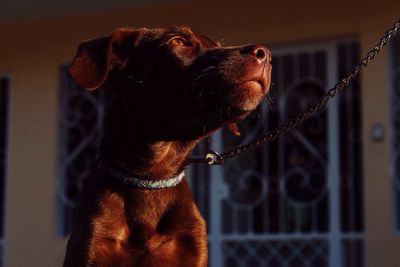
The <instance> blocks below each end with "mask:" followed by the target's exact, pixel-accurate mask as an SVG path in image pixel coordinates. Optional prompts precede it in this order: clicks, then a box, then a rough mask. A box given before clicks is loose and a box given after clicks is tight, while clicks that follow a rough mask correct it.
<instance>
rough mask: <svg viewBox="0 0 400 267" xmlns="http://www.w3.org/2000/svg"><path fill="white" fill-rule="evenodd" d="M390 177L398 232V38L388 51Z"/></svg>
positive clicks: (399, 212) (399, 224)
mask: <svg viewBox="0 0 400 267" xmlns="http://www.w3.org/2000/svg"><path fill="white" fill-rule="evenodd" d="M389 69H390V77H389V80H390V92H389V96H390V107H391V108H390V115H391V118H390V120H391V131H390V132H391V176H392V182H393V199H394V201H393V202H394V203H393V208H394V216H393V217H394V224H395V228H396V229H397V231H400V38H399V37H397V38H395V39H394V40H393V42H392V44H391V46H390V51H389Z"/></svg>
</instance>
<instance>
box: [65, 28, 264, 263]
mask: <svg viewBox="0 0 400 267" xmlns="http://www.w3.org/2000/svg"><path fill="white" fill-rule="evenodd" d="M270 71H271V66H270V55H269V51H268V50H267V49H266V48H265V47H262V46H255V45H247V46H237V47H221V46H220V45H219V44H218V43H216V42H214V41H212V40H210V39H208V38H207V37H205V36H202V35H199V34H196V33H194V32H192V31H191V30H190V29H189V28H174V29H146V28H142V29H137V30H135V29H129V28H122V29H118V30H116V31H115V32H114V33H113V35H111V36H108V37H102V38H98V39H94V40H89V41H86V42H83V43H82V44H81V45H80V46H79V48H78V52H77V55H76V56H75V58H74V60H73V61H72V63H71V67H70V74H71V76H72V78H73V79H74V80H75V81H76V83H77V85H78V86H80V87H82V88H86V89H90V90H96V89H98V88H99V87H103V88H102V89H101V90H104V94H105V96H106V99H107V102H106V106H105V111H104V112H105V121H104V137H103V140H102V142H101V145H100V148H99V151H98V153H99V156H100V158H101V159H102V160H103V161H104V162H106V163H112V164H116V165H118V166H119V167H120V168H121V169H124V170H125V171H127V172H129V173H130V174H131V175H132V176H134V177H139V178H142V179H150V180H151V179H157V180H160V179H167V178H169V177H172V176H174V175H177V174H178V173H180V172H181V171H182V170H183V169H184V167H185V164H186V161H187V158H188V155H189V153H190V152H191V150H192V149H193V148H194V147H195V145H196V144H197V143H198V142H200V141H201V140H202V139H203V138H204V137H206V136H208V135H210V134H211V133H212V132H213V131H215V130H216V129H218V128H220V127H222V126H223V125H230V127H229V128H230V129H233V131H234V132H235V134H237V131H238V130H237V127H236V126H235V123H236V122H238V121H240V120H241V119H243V118H244V117H245V116H247V115H248V114H249V112H250V111H252V110H253V109H254V108H255V107H256V106H257V105H258V103H259V102H260V101H261V100H262V98H263V97H264V96H265V95H266V93H267V92H268V88H269V79H270ZM206 265H207V240H206V226H205V221H204V219H203V218H202V217H201V215H200V213H199V211H198V209H197V207H196V205H195V203H194V201H193V197H192V194H191V191H190V189H189V186H188V184H187V183H186V182H185V181H182V182H181V183H179V184H178V185H177V186H175V187H171V188H165V189H141V188H132V187H130V186H127V185H126V184H123V183H120V182H118V181H117V180H116V179H114V178H113V177H112V175H110V174H109V173H108V172H107V171H99V170H98V171H96V172H95V173H94V174H93V175H92V177H91V178H90V179H89V180H88V181H87V182H86V185H85V188H84V190H83V192H82V199H81V201H80V205H79V208H78V210H77V212H76V220H75V224H74V229H73V233H72V235H71V238H70V240H69V243H68V248H67V253H66V258H65V261H64V267H79V266H98V267H102V266H104V267H106V266H113V267H117V266H150V267H151V266H163V267H169V266H180V267H185V266H188V267H196V266H198V267H204V266H206Z"/></svg>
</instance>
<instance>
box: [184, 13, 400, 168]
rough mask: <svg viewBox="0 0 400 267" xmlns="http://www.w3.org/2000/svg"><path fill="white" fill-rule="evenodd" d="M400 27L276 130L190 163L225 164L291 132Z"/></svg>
mask: <svg viewBox="0 0 400 267" xmlns="http://www.w3.org/2000/svg"><path fill="white" fill-rule="evenodd" d="M399 27H400V19H398V20H397V22H396V23H394V24H393V26H392V28H390V30H388V31H387V33H386V34H385V35H384V36H383V37H382V38H381V39H380V41H379V43H378V44H376V45H375V46H374V47H373V48H372V49H371V50H370V51H369V52H368V53H367V55H366V56H365V57H364V58H363V59H361V61H360V63H358V65H357V66H355V68H354V69H353V71H352V72H350V73H349V74H348V75H347V76H346V77H345V78H343V79H342V80H340V81H338V82H337V83H336V84H335V86H334V87H332V88H331V89H329V90H328V91H327V92H326V93H325V95H323V96H322V97H321V98H320V99H319V100H318V101H317V102H316V103H314V105H312V106H311V107H309V108H308V109H306V110H305V111H303V112H301V113H299V114H298V115H296V116H294V117H293V118H291V119H289V120H288V121H287V122H286V123H284V124H282V125H281V126H280V127H278V128H276V129H275V130H272V131H270V132H269V133H267V134H265V135H263V136H261V137H259V138H258V139H256V140H255V141H253V142H251V143H248V144H245V145H242V146H239V147H237V148H235V149H233V150H230V151H228V152H225V153H222V154H219V153H218V152H215V151H209V152H208V153H207V154H206V155H205V156H204V158H198V159H190V160H189V162H188V163H206V164H209V165H222V164H224V162H225V160H227V159H231V158H233V157H236V156H238V155H239V154H241V153H243V152H246V151H250V150H254V149H256V148H258V147H260V146H262V145H263V144H265V143H267V142H270V141H273V140H275V139H277V138H278V137H279V136H281V135H283V134H285V133H287V132H289V131H290V130H292V129H293V128H295V127H296V126H297V125H299V124H301V123H302V122H303V121H305V120H306V119H308V118H309V117H310V116H311V115H312V114H314V113H315V112H316V111H318V110H320V109H322V108H323V107H324V106H325V104H326V102H328V100H330V99H331V98H333V97H334V96H336V95H337V94H338V93H340V92H341V91H343V90H344V88H345V87H347V86H348V85H349V83H350V82H351V81H353V80H354V79H355V78H356V77H357V75H358V74H359V72H360V71H361V70H362V69H363V68H366V67H367V66H368V64H369V62H370V61H371V60H373V59H374V58H375V56H376V55H377V54H379V52H380V51H381V50H382V48H383V47H385V46H386V45H387V44H388V42H389V41H390V40H391V39H392V38H393V37H394V36H395V35H396V33H397V31H398V29H399Z"/></svg>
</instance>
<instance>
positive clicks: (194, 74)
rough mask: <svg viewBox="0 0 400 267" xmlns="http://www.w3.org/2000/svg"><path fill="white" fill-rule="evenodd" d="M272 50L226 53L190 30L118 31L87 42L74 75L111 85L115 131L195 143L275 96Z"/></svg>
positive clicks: (94, 84)
mask: <svg viewBox="0 0 400 267" xmlns="http://www.w3.org/2000/svg"><path fill="white" fill-rule="evenodd" d="M270 72H271V65H270V52H269V51H268V49H266V48H265V47H263V46H259V45H245V46H231V47H223V46H221V45H220V44H218V43H217V42H214V41H212V40H210V39H209V38H207V37H205V36H203V35H199V34H196V33H194V32H192V31H191V30H190V29H188V28H174V29H145V28H142V29H136V30H135V29H127V28H122V29H118V30H116V31H115V32H114V33H113V34H112V35H111V36H108V37H103V38H98V39H93V40H89V41H86V42H83V43H82V44H81V45H80V46H79V48H78V52H77V55H76V56H75V58H74V59H73V61H72V63H71V66H70V69H69V73H70V75H71V76H72V77H73V79H74V80H75V81H76V83H77V85H78V86H79V87H82V88H86V89H89V90H95V89H97V88H99V87H104V90H106V91H107V95H109V96H110V101H112V104H111V105H110V109H109V110H106V113H108V114H106V115H107V116H108V117H109V120H110V122H109V124H111V125H112V126H111V127H114V128H115V127H119V128H120V129H121V130H122V131H124V132H126V133H127V134H129V133H130V132H132V133H133V132H135V134H137V133H138V132H140V133H141V136H143V137H145V138H147V139H148V140H152V141H160V140H164V141H165V140H193V139H199V138H201V137H204V136H206V135H208V134H209V133H211V132H212V131H214V130H215V129H218V128H219V127H221V126H222V125H225V124H230V125H232V124H233V123H235V122H236V121H238V120H241V119H243V118H244V117H245V116H246V115H248V114H249V112H251V111H252V110H254V109H255V108H256V106H257V105H258V104H259V103H260V101H261V100H262V99H263V97H264V96H265V95H266V94H267V92H268V89H269V84H270Z"/></svg>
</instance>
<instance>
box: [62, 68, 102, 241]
mask: <svg viewBox="0 0 400 267" xmlns="http://www.w3.org/2000/svg"><path fill="white" fill-rule="evenodd" d="M99 91H101V90H99ZM99 91H96V92H90V93H89V92H87V91H85V90H82V89H78V88H77V87H76V86H75V84H74V82H73V81H72V80H71V79H70V78H69V77H68V75H67V67H66V66H62V67H61V68H60V99H59V147H58V158H59V160H58V178H57V226H56V231H57V234H58V235H62V236H67V235H68V234H70V233H71V230H72V219H73V210H74V208H75V206H76V203H77V202H78V200H79V197H80V193H81V190H82V188H83V184H84V182H85V179H86V178H88V177H89V176H90V175H91V172H92V169H93V164H94V157H95V151H96V147H97V143H98V132H99V131H98V129H99V127H101V123H102V118H103V115H102V114H103V108H102V100H101V96H100V94H99Z"/></svg>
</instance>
